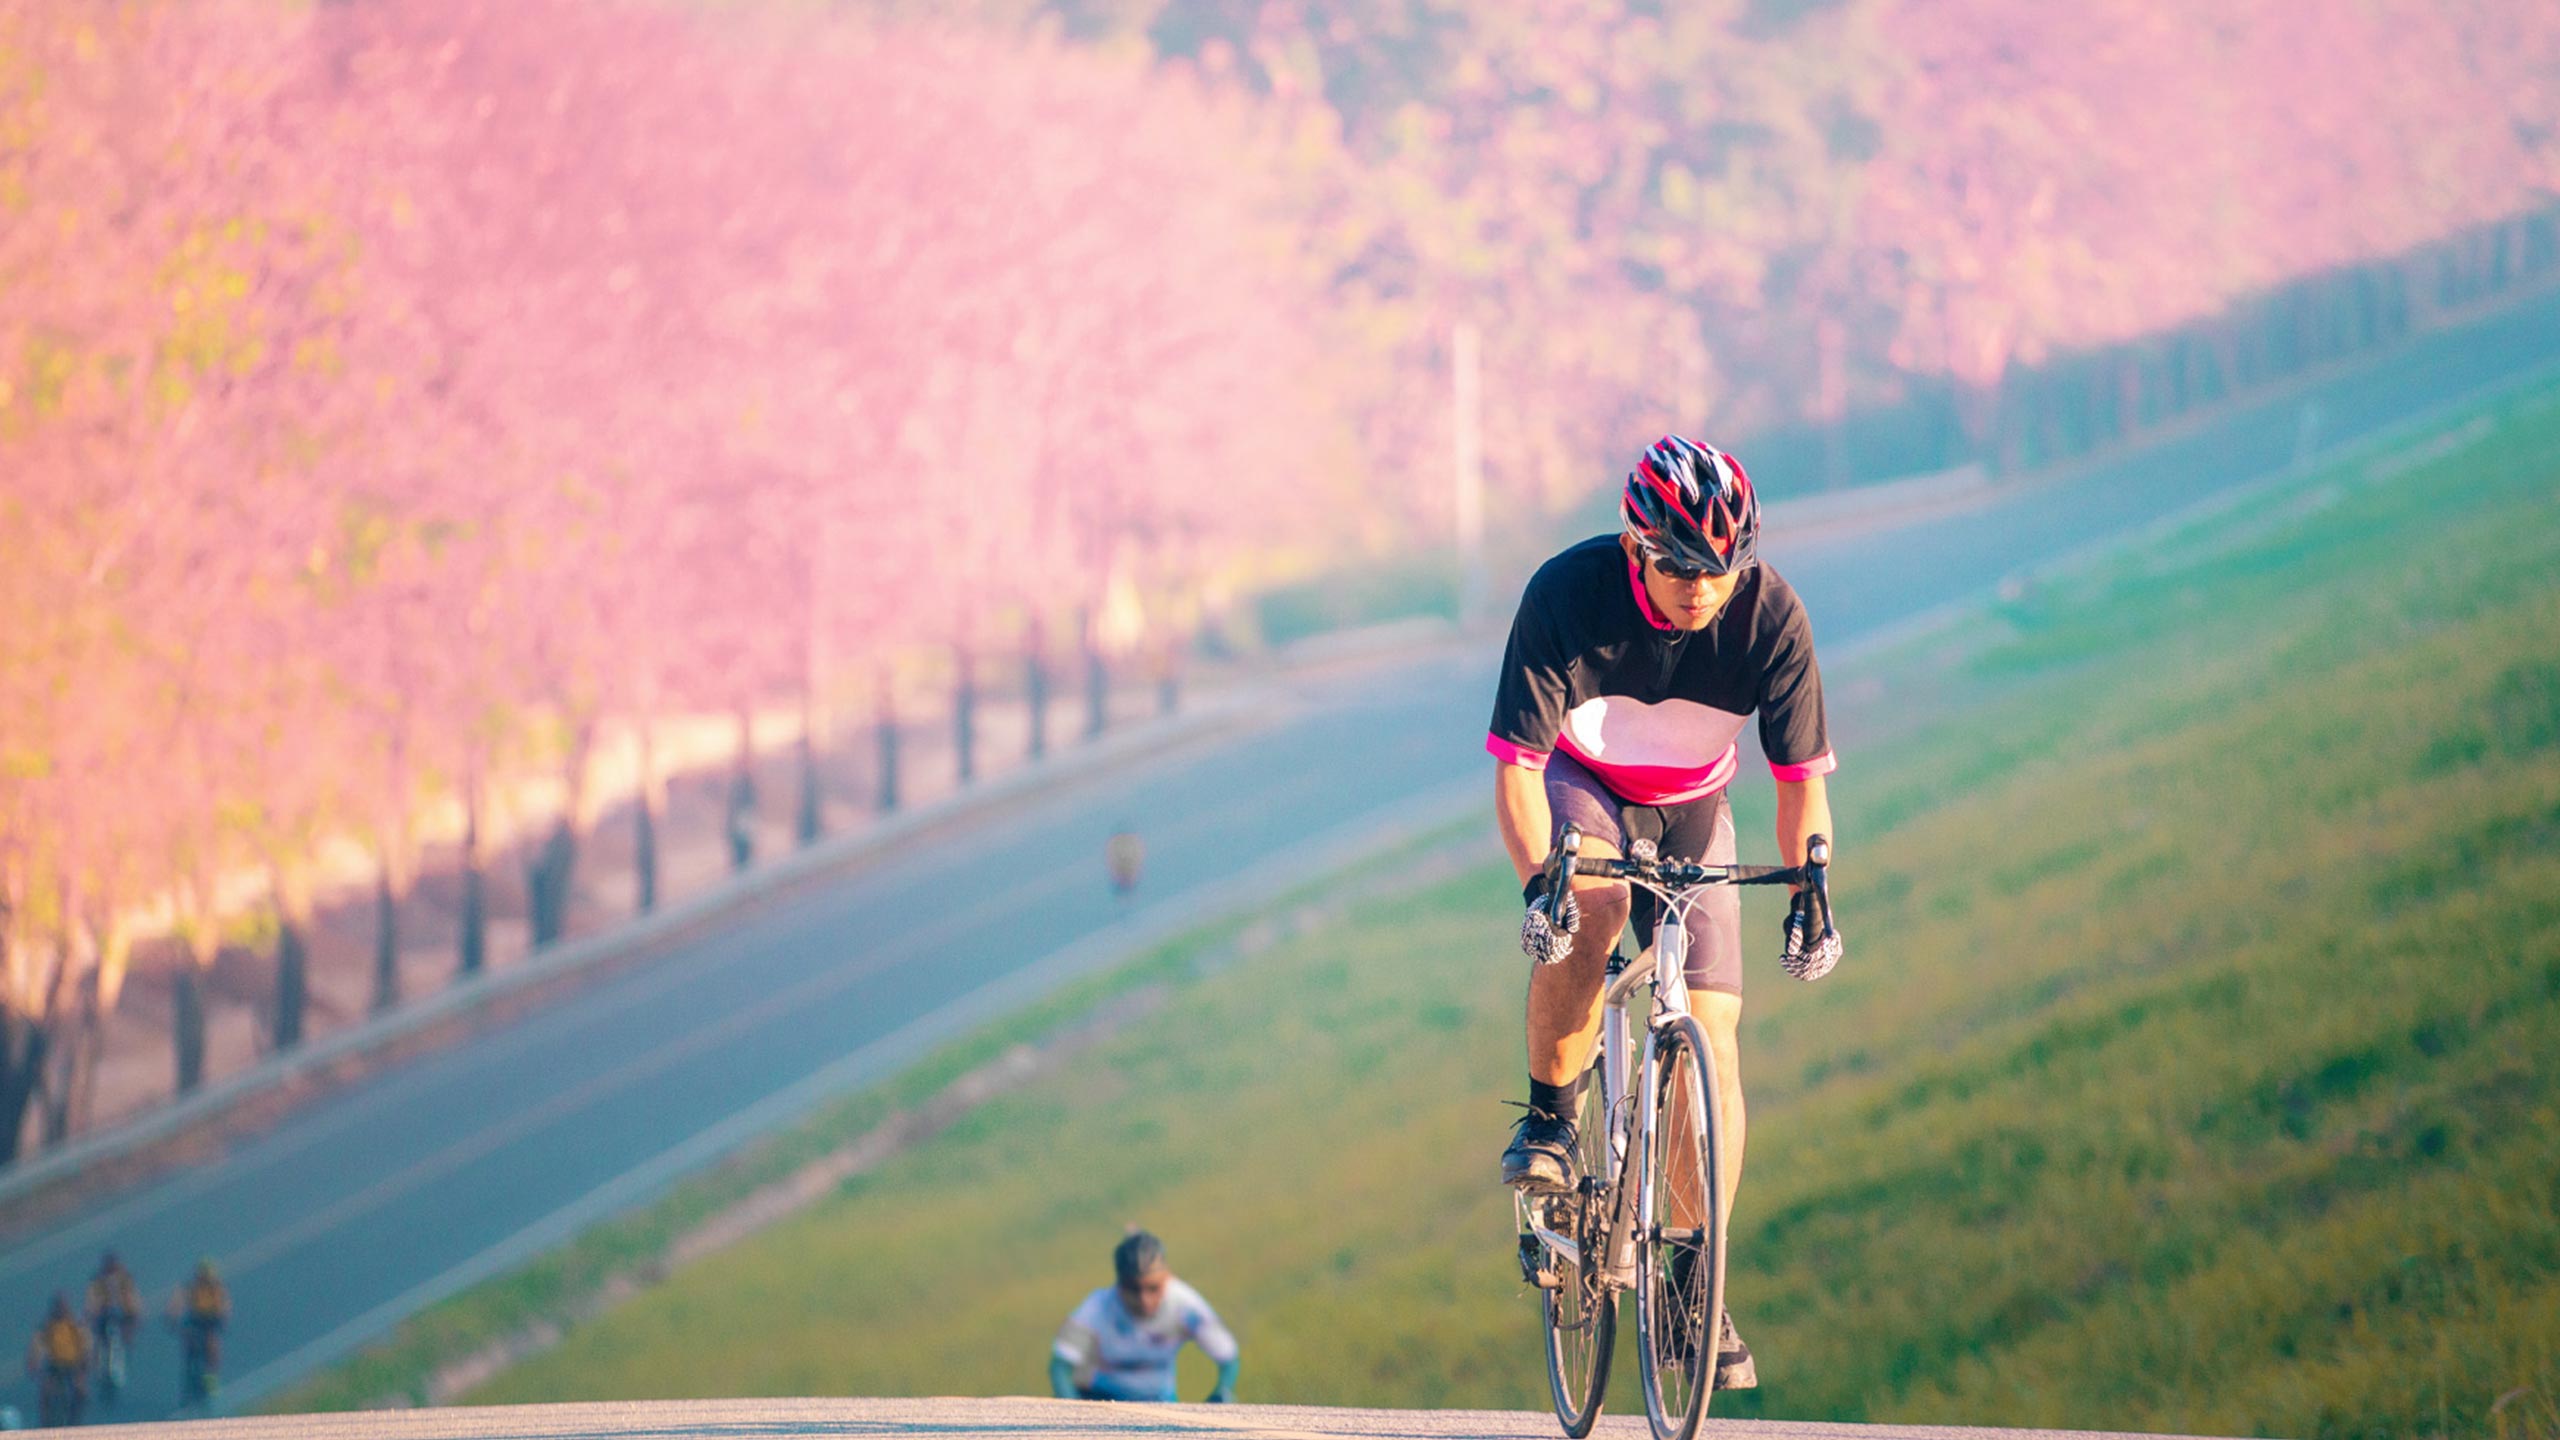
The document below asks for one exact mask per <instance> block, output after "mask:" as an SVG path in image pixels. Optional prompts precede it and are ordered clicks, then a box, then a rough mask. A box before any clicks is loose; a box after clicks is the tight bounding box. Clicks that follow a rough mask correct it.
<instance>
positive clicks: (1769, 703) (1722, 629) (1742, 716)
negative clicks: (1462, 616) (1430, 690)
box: [1485, 535, 1836, 805]
mask: <svg viewBox="0 0 2560 1440" xmlns="http://www.w3.org/2000/svg"><path fill="white" fill-rule="evenodd" d="M1754 712H1757V713H1758V714H1759V717H1760V747H1761V749H1762V750H1763V751H1765V752H1766V753H1767V755H1768V759H1769V768H1770V770H1771V771H1772V772H1773V773H1775V774H1776V775H1777V777H1778V778H1779V779H1781V780H1806V779H1810V778H1812V777H1813V776H1816V775H1826V774H1829V773H1830V772H1831V770H1832V769H1833V768H1834V766H1835V763H1836V762H1835V761H1834V759H1833V757H1832V754H1831V740H1830V735H1829V731H1828V729H1827V727H1826V725H1825V723H1824V719H1823V711H1822V672H1821V670H1820V668H1819V667H1818V666H1816V665H1815V663H1814V658H1813V626H1812V622H1811V621H1809V620H1808V619H1807V618H1806V617H1805V613H1804V603H1803V602H1802V601H1801V600H1799V599H1797V598H1796V592H1795V588H1794V587H1793V586H1791V585H1789V584H1788V583H1787V582H1786V581H1785V580H1784V579H1782V578H1780V576H1779V575H1778V572H1777V571H1775V570H1773V569H1771V568H1770V567H1769V566H1768V565H1767V564H1766V563H1765V562H1763V563H1759V564H1755V565H1753V566H1752V567H1751V568H1750V569H1749V570H1747V571H1745V572H1744V574H1743V577H1742V580H1741V582H1740V583H1739V584H1738V585H1736V586H1735V588H1734V592H1733V598H1732V599H1731V600H1730V601H1728V602H1727V603H1726V605H1725V608H1724V610H1723V612H1722V613H1720V614H1718V615H1717V616H1716V618H1715V620H1714V621H1713V622H1712V623H1711V624H1709V625H1708V626H1707V627H1706V628H1705V629H1703V630H1699V631H1695V632H1690V631H1683V630H1678V629H1674V628H1672V626H1671V624H1670V622H1668V621H1666V620H1664V619H1663V618H1662V616H1661V615H1660V613H1659V612H1657V611H1656V610H1655V609H1654V607H1653V603H1652V600H1651V599H1650V597H1648V596H1647V595H1646V594H1645V592H1644V578H1643V576H1642V575H1641V574H1639V573H1638V572H1637V570H1636V562H1635V561H1634V560H1633V559H1632V558H1631V557H1629V556H1628V555H1627V553H1626V551H1625V550H1624V548H1623V547H1621V546H1620V545H1619V543H1618V540H1617V537H1615V536H1612V535H1601V536H1595V537H1593V538H1592V539H1589V540H1585V541H1583V542H1582V543H1581V544H1579V545H1576V546H1574V547H1573V548H1571V549H1569V550H1567V551H1565V552H1564V553H1563V554H1561V555H1558V556H1556V557H1555V558H1554V559H1552V560H1549V561H1548V562H1547V563H1546V564H1544V565H1542V566H1540V567H1538V573H1537V574H1536V575H1534V576H1532V577H1530V580H1529V585H1528V589H1527V590H1526V591H1524V592H1523V593H1522V595H1521V597H1520V611H1519V614H1518V616H1517V617H1516V618H1514V619H1513V621H1512V622H1511V644H1510V647H1509V649H1508V650H1506V651H1505V652H1504V655H1503V659H1502V679H1501V684H1500V686H1499V687H1498V688H1497V689H1496V690H1495V692H1494V701H1493V725H1492V733H1491V734H1490V735H1488V736H1487V737H1486V740H1485V748H1486V749H1487V750H1489V751H1491V752H1492V753H1493V754H1494V755H1495V756H1497V757H1499V758H1501V759H1503V760H1506V761H1508V762H1510V763H1512V764H1515V765H1521V766H1525V767H1527V768H1529V769H1533V770H1535V769H1543V768H1545V766H1546V763H1547V756H1548V755H1549V754H1550V753H1552V752H1553V751H1555V750H1557V749H1562V750H1564V751H1565V752H1566V753H1567V754H1569V755H1571V756H1573V757H1574V758H1575V759H1576V760H1579V761H1581V762H1582V764H1583V765H1584V766H1585V767H1587V768H1588V769H1589V770H1590V771H1591V773H1592V774H1594V775H1596V776H1598V777H1599V778H1600V780H1601V782H1602V783H1603V784H1605V785H1607V786H1608V787H1609V788H1610V790H1612V791H1613V792H1615V793H1616V794H1617V795H1618V796H1619V797H1620V798H1622V799H1625V800H1628V801H1630V802H1633V803H1636V804H1641V805H1676V804H1680V803H1682V802H1685V801H1689V800H1694V799H1698V798H1699V797H1701V796H1705V795H1709V794H1713V793H1714V792H1716V791H1718V790H1721V789H1723V788H1724V787H1725V786H1726V785H1727V784H1728V783H1730V782H1731V781H1732V779H1733V772H1734V769H1735V766H1736V764H1737V761H1736V759H1735V750H1734V741H1735V739H1736V738H1737V737H1738V736H1739V735H1740V734H1741V733H1742V725H1743V722H1744V721H1745V720H1746V719H1747V718H1749V717H1750V716H1751V715H1752V714H1753V713H1754Z"/></svg>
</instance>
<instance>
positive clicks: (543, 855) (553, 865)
mask: <svg viewBox="0 0 2560 1440" xmlns="http://www.w3.org/2000/svg"><path fill="white" fill-rule="evenodd" d="M577 869H578V833H577V831H576V829H575V828H573V827H572V826H571V825H570V823H569V816H568V815H567V814H566V813H563V814H560V815H558V816H555V817H553V819H552V821H551V833H550V834H548V835H546V836H544V837H543V840H542V846H541V848H540V849H538V850H536V851H535V852H534V854H533V858H532V859H531V860H530V861H527V862H526V864H525V867H524V889H525V908H526V912H527V913H526V916H525V924H526V931H527V941H526V943H527V944H528V946H529V947H530V948H532V949H535V950H540V949H542V948H544V947H545V946H549V945H556V944H558V943H559V942H560V938H561V937H562V936H563V935H566V934H568V933H569V884H570V880H571V877H572V876H574V875H575V874H576V873H577Z"/></svg>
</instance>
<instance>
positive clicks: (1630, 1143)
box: [1530, 877, 1723, 1294]
mask: <svg viewBox="0 0 2560 1440" xmlns="http://www.w3.org/2000/svg"><path fill="white" fill-rule="evenodd" d="M1623 878H1626V879H1627V882H1628V883H1629V884H1630V885H1635V886H1640V887H1641V888H1643V889H1645V890H1647V891H1649V892H1651V893H1652V894H1654V895H1655V896H1657V897H1659V898H1660V899H1661V901H1662V902H1663V903H1662V915H1661V918H1660V919H1659V920H1658V921H1657V922H1656V923H1655V925H1654V931H1653V935H1654V939H1653V943H1652V944H1651V945H1648V946H1646V947H1645V948H1644V950H1643V951H1642V952H1641V953H1639V954H1638V955H1637V956H1636V957H1635V958H1634V959H1633V960H1629V961H1626V962H1624V963H1623V964H1617V965H1613V966H1612V967H1611V968H1610V971H1609V974H1608V977H1607V979H1606V980H1604V981H1603V982H1602V983H1603V989H1602V991H1601V1004H1600V1054H1599V1057H1598V1059H1597V1061H1596V1063H1595V1066H1594V1068H1596V1069H1597V1070H1598V1071H1599V1072H1600V1096H1601V1112H1600V1113H1601V1114H1602V1116H1603V1117H1605V1123H1606V1124H1607V1126H1608V1131H1607V1134H1608V1141H1609V1160H1608V1171H1609V1176H1610V1178H1611V1179H1612V1180H1613V1182H1614V1183H1613V1184H1612V1185H1611V1186H1610V1191H1611V1194H1610V1202H1609V1218H1608V1223H1607V1225H1606V1227H1605V1228H1604V1230H1603V1233H1604V1234H1605V1235H1606V1237H1607V1250H1606V1255H1607V1258H1608V1264H1607V1265H1606V1266H1605V1267H1604V1268H1603V1269H1602V1270H1601V1271H1600V1275H1599V1278H1600V1282H1601V1284H1602V1286H1603V1287H1604V1289H1605V1291H1606V1292H1607V1293H1610V1294H1616V1293H1618V1292H1620V1291H1625V1290H1632V1289H1634V1288H1635V1285H1636V1242H1637V1240H1638V1238H1639V1237H1641V1236H1644V1235H1648V1234H1651V1233H1652V1231H1653V1227H1654V1224H1655V1216H1654V1214H1653V1197H1652V1195H1651V1193H1650V1188H1651V1187H1649V1186H1646V1185H1643V1184H1641V1183H1638V1182H1639V1181H1640V1179H1641V1176H1642V1173H1643V1170H1642V1167H1641V1166H1639V1165H1638V1164H1636V1163H1635V1162H1636V1161H1637V1160H1638V1159H1639V1157H1649V1156H1651V1155H1652V1154H1653V1147H1654V1143H1655V1139H1656V1136H1655V1133H1654V1114H1653V1108H1654V1107H1652V1106H1651V1105H1644V1104H1637V1103H1635V1100H1636V1098H1637V1097H1640V1096H1650V1095H1651V1094H1653V1093H1654V1091H1655V1089H1656V1088H1657V1087H1658V1086H1659V1085H1660V1084H1661V1079H1662V1077H1661V1073H1660V1067H1661V1061H1660V1057H1659V1054H1658V1052H1657V1049H1656V1046H1655V1041H1654V1036H1655V1034H1656V1033H1657V1031H1658V1030H1659V1029H1660V1027H1661V1026H1662V1024H1663V1023H1664V1022H1665V1021H1667V1020H1673V1019H1676V1018H1678V1017H1680V1016H1684V1015H1687V1014H1689V1013H1690V1012H1689V968H1688V966H1689V932H1688V923H1687V922H1688V918H1689V907H1690V906H1691V905H1693V904H1695V903H1696V902H1697V899H1698V897H1699V896H1700V895H1702V894H1704V893H1705V891H1706V890H1707V888H1708V887H1707V886H1706V885H1691V886H1686V887H1683V888H1682V889H1681V890H1679V891H1676V892H1675V891H1670V890H1666V889H1664V888H1663V887H1661V886H1659V885H1655V884H1652V883H1650V882H1647V881H1645V880H1642V879H1638V878H1635V877H1623ZM1647 984H1651V985H1652V987H1653V1000H1652V1004H1651V1006H1650V1007H1649V1013H1648V1014H1647V1016H1646V1019H1645V1026H1644V1031H1643V1038H1642V1040H1641V1041H1638V1040H1637V1039H1636V1038H1635V1037H1634V1036H1633V1035H1632V1034H1631V1033H1630V1031H1629V1029H1628V1025H1627V1019H1628V1007H1629V1002H1630V998H1631V997H1632V996H1634V995H1635V993H1636V991H1637V990H1638V988H1639V987H1642V986H1644V985H1647ZM1631 1070H1632V1071H1633V1077H1632V1078H1633V1080H1634V1082H1635V1083H1634V1084H1633V1085H1630V1084H1629V1083H1628V1082H1629V1079H1630V1073H1629V1072H1630V1071H1631ZM1706 1094H1707V1104H1709V1105H1710V1106H1718V1107H1720V1106H1721V1104H1722V1097H1721V1096H1719V1095H1718V1094H1717V1092H1716V1088H1715V1086H1714V1085H1713V1084H1712V1083H1710V1084H1709V1085H1708V1086H1707V1087H1706ZM1716 1119H1717V1120H1718V1122H1721V1121H1722V1119H1723V1117H1722V1115H1721V1114H1718V1115H1717V1117H1716ZM1717 1128H1718V1130H1719V1131H1721V1129H1722V1126H1721V1123H1719V1124H1718V1127H1717ZM1599 1178H1600V1177H1598V1176H1585V1177H1583V1184H1584V1185H1585V1186H1586V1187H1588V1186H1589V1185H1591V1184H1592V1183H1593V1182H1594V1181H1595V1180H1597V1179H1599ZM1709 1183H1711V1184H1712V1183H1715V1177H1712V1176H1711V1177H1710V1181H1709ZM1530 1229H1531V1231H1532V1232H1533V1233H1535V1234H1536V1235H1537V1237H1538V1241H1539V1243H1540V1244H1542V1245H1544V1246H1546V1247H1547V1248H1548V1249H1549V1250H1550V1251H1552V1252H1554V1253H1555V1254H1556V1255H1557V1256H1559V1257H1560V1258H1562V1259H1564V1260H1566V1261H1568V1262H1570V1263H1573V1264H1577V1265H1578V1264H1580V1263H1581V1259H1582V1250H1581V1246H1580V1245H1579V1244H1578V1243H1577V1242H1576V1241H1575V1240H1574V1239H1573V1238H1572V1237H1570V1236H1566V1235H1561V1234H1558V1233H1557V1232H1555V1231H1554V1230H1551V1229H1549V1228H1547V1227H1546V1226H1544V1225H1541V1224H1537V1223H1536V1222H1535V1221H1534V1220H1533V1221H1532V1222H1531V1223H1530Z"/></svg>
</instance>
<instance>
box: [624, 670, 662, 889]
mask: <svg viewBox="0 0 2560 1440" xmlns="http://www.w3.org/2000/svg"><path fill="white" fill-rule="evenodd" d="M656 728H657V727H656V724H655V720H654V717H652V716H649V715H642V716H641V717H640V794H639V795H638V797H636V798H637V802H638V803H636V804H634V805H633V806H632V807H631V812H632V813H631V826H632V837H631V863H632V867H633V869H634V871H635V872H636V873H635V875H634V877H633V878H634V879H635V881H636V882H637V892H638V899H637V900H636V901H635V903H634V907H633V908H635V909H636V910H638V911H639V913H641V914H643V915H646V914H648V913H650V912H651V911H653V910H656V909H657V908H658V822H659V821H660V820H661V819H663V818H665V817H664V807H665V805H666V799H667V796H666V787H665V786H664V785H662V784H661V783H660V782H659V779H658V745H657V740H656V738H655V736H654V734H653V732H654V731H655V729H656Z"/></svg>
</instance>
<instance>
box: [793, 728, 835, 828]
mask: <svg viewBox="0 0 2560 1440" xmlns="http://www.w3.org/2000/svg"><path fill="white" fill-rule="evenodd" d="M791 833H792V839H793V841H794V842H795V843H796V844H798V845H799V847H800V848H801V849H803V850H806V849H808V848H809V847H810V846H812V845H815V844H817V843H818V841H819V840H821V839H823V838H825V836H826V833H827V793H826V788H825V784H824V777H823V776H821V775H819V773H818V706H817V701H816V700H815V699H814V698H813V697H809V696H804V697H803V698H802V701H801V706H800V800H799V804H798V805H797V806H796V807H795V810H794V813H793V815H792V822H791Z"/></svg>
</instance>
